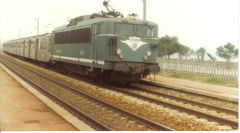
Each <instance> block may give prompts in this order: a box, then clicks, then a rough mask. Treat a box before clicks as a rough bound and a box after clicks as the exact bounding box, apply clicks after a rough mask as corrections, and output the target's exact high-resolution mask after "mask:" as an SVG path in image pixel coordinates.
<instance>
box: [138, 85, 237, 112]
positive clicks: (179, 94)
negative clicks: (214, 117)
mask: <svg viewBox="0 0 240 133" xmlns="http://www.w3.org/2000/svg"><path fill="white" fill-rule="evenodd" d="M133 86H136V87H141V88H144V89H147V90H151V91H155V92H160V93H163V94H167V95H171V96H176V97H181V98H182V97H184V98H185V99H188V100H192V101H197V102H202V103H205V104H209V105H215V106H218V107H222V108H226V109H230V110H234V111H238V105H236V104H233V103H231V102H224V101H222V100H217V99H213V98H207V97H201V96H195V95H191V94H188V93H184V92H179V91H176V90H169V89H166V88H157V87H150V86H146V85H140V84H133Z"/></svg>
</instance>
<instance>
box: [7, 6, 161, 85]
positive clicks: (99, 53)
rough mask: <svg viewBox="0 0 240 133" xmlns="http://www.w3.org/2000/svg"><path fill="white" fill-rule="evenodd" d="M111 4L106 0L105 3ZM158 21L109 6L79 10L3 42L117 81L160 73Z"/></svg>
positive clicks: (20, 52)
mask: <svg viewBox="0 0 240 133" xmlns="http://www.w3.org/2000/svg"><path fill="white" fill-rule="evenodd" d="M105 4H106V3H105ZM157 46H158V25H157V24H156V23H154V22H150V21H145V20H141V19H138V18H134V17H126V18H125V17H123V15H121V14H120V13H119V12H116V11H109V12H101V13H94V14H91V15H84V16H79V17H76V18H74V19H71V20H70V21H69V23H68V24H66V25H64V26H61V27H57V28H55V29H53V31H52V32H51V33H46V34H42V35H36V36H31V37H25V38H19V39H15V40H10V41H7V42H5V43H4V44H3V51H4V52H6V53H9V54H13V55H16V56H20V57H23V58H26V59H31V60H34V61H37V62H40V63H45V64H50V65H54V66H57V67H60V68H63V69H64V70H66V71H68V72H71V73H77V74H81V75H88V76H91V77H99V78H101V79H105V80H107V81H114V82H127V83H132V82H138V81H140V80H141V79H142V78H143V77H146V76H147V75H149V74H150V73H157V72H159V71H160V67H159V65H158V63H157V62H156V57H157Z"/></svg>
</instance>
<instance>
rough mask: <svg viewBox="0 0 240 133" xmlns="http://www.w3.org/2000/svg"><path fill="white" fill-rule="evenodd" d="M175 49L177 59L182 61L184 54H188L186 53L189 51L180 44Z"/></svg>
mask: <svg viewBox="0 0 240 133" xmlns="http://www.w3.org/2000/svg"><path fill="white" fill-rule="evenodd" d="M176 47H177V53H178V56H179V59H182V57H183V56H185V55H186V54H189V53H188V52H189V50H190V48H189V47H187V46H185V45H182V44H179V45H177V46H176Z"/></svg>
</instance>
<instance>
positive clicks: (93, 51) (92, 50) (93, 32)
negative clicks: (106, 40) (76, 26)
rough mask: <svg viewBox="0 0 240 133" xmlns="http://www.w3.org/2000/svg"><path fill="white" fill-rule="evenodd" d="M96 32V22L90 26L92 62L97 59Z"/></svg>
mask: <svg viewBox="0 0 240 133" xmlns="http://www.w3.org/2000/svg"><path fill="white" fill-rule="evenodd" d="M97 34H98V24H94V25H93V27H92V47H91V59H92V60H93V64H95V63H96V60H97V47H98V44H97V39H98V38H97Z"/></svg>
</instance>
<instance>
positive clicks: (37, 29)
mask: <svg viewBox="0 0 240 133" xmlns="http://www.w3.org/2000/svg"><path fill="white" fill-rule="evenodd" d="M35 20H37V27H36V29H37V35H39V18H35Z"/></svg>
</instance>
